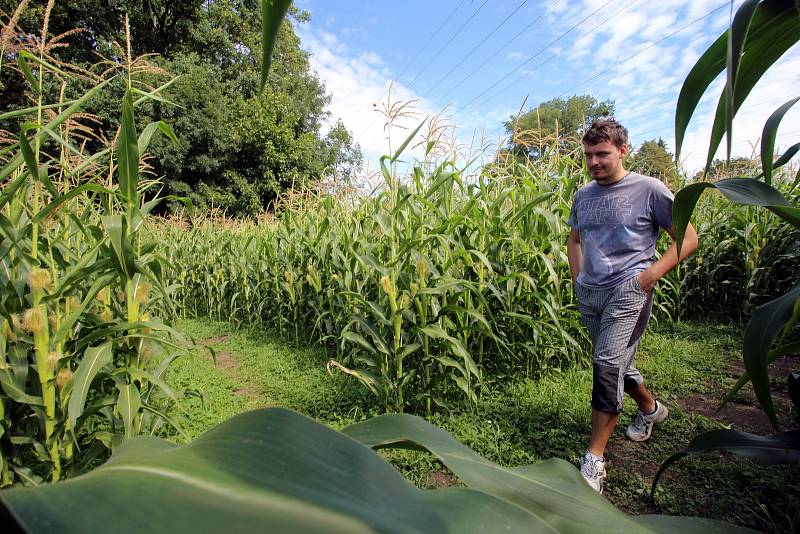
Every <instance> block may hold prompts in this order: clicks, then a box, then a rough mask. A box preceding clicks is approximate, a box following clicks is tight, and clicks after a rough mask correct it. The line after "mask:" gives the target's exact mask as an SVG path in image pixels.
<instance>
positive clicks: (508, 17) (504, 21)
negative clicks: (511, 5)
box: [422, 0, 528, 98]
mask: <svg viewBox="0 0 800 534" xmlns="http://www.w3.org/2000/svg"><path fill="white" fill-rule="evenodd" d="M527 3H528V0H524V1H523V2H522V3H521V4H520V5H518V6H517V7H516V9H514V11H512V12H511V13H509V15H508V16H507V17H506V18H505V19H503V22H501V23H500V24H498V25H497V26H495V27H494V29H493V30H492V31H490V32H489V33H488V34H487V35H486V37H484V38H483V39H482V40H481V42H479V43H478V44H476V45H475V46H474V47H472V50H470V51H469V52H467V54H466V55H465V56H464V57H463V58H461V61H459V62H458V63H456V64H455V65H453V67H451V68H450V70H449V71H447V72H446V73H445V74H444V76H442V77H441V78H439V81H438V82H436V83H435V84H434V85H433V87H431V88H430V89H428V91H427V92H426V93H425V94H424V95H422V98H426V97H427V96H428V95H429V94H431V92H433V90H434V89H436V88H437V87H439V84H440V83H442V82H443V81H444V80H446V79H447V77H448V76H450V74H452V73H453V71H454V70H456V69H457V68H458V67H460V66H461V65H462V64H463V63H464V62H465V61H466V60H467V59H468V58H469V57H470V56H471V55H472V53H473V52H475V50H477V49H478V48H479V47H480V46H481V45H482V44H483V43H485V42H486V41H487V40H488V39H489V37H491V36H492V35H494V34H495V33H496V32H497V30H499V29H500V28H501V27H503V25H505V23H506V22H508V21H509V19H511V17H513V16H514V15H515V14H516V13H517V11H519V10H520V9H522V7H523V6H524V5H525V4H527Z"/></svg>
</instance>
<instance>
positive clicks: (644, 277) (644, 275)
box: [636, 271, 658, 293]
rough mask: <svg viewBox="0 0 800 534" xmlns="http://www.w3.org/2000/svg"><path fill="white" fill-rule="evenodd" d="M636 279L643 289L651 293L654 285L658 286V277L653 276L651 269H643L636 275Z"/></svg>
mask: <svg viewBox="0 0 800 534" xmlns="http://www.w3.org/2000/svg"><path fill="white" fill-rule="evenodd" d="M636 280H637V281H638V282H639V287H641V288H642V291H644V292H645V293H650V292H651V291H652V290H653V288H654V287H656V282H658V278H656V277H655V276H653V274H652V273H650V271H642V272H640V273H639V274H637V275H636Z"/></svg>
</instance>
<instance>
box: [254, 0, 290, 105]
mask: <svg viewBox="0 0 800 534" xmlns="http://www.w3.org/2000/svg"><path fill="white" fill-rule="evenodd" d="M291 3H292V2H291V0H261V85H260V86H259V91H263V90H264V86H265V85H266V84H267V75H268V74H269V67H270V65H271V64H272V51H273V50H274V49H275V42H276V41H277V39H278V29H279V28H280V26H281V21H283V18H284V17H285V16H286V11H287V10H288V9H289V5H290V4H291Z"/></svg>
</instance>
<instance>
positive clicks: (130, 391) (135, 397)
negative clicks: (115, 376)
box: [116, 384, 142, 439]
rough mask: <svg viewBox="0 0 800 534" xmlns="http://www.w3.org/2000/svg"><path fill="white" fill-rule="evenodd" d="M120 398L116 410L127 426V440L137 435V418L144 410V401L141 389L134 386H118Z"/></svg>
mask: <svg viewBox="0 0 800 534" xmlns="http://www.w3.org/2000/svg"><path fill="white" fill-rule="evenodd" d="M117 389H118V390H119V397H118V398H117V406H116V410H117V412H119V415H120V417H122V423H123V424H124V425H125V439H130V438H132V437H133V436H135V435H136V434H138V430H137V428H136V417H137V416H138V415H139V410H141V409H142V399H141V397H140V396H139V388H137V387H136V386H135V385H133V384H118V385H117Z"/></svg>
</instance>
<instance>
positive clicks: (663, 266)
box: [570, 224, 697, 291]
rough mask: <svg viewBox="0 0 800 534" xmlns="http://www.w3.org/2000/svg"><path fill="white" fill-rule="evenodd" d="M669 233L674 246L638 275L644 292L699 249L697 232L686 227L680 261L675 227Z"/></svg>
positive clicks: (690, 226) (670, 228) (690, 227)
mask: <svg viewBox="0 0 800 534" xmlns="http://www.w3.org/2000/svg"><path fill="white" fill-rule="evenodd" d="M667 233H668V234H669V236H670V237H671V238H672V245H671V246H670V247H669V248H668V249H667V251H666V252H665V253H664V255H663V256H661V257H660V258H659V259H658V261H656V262H655V263H654V264H653V265H651V266H650V268H649V269H647V270H644V271H642V272H640V273H639V275H638V276H639V286H640V287H641V288H642V289H643V290H644V291H650V290H652V289H653V287H655V285H656V282H658V281H659V280H660V279H661V277H662V276H664V275H665V274H667V273H668V272H670V271H671V270H672V269H674V268H675V266H676V265H678V263H680V262H681V261H683V260H685V259H686V258H688V257H689V256H690V255H691V254H692V252H694V251H695V249H696V248H697V232H695V231H694V228H693V227H692V225H691V224H689V226H687V227H686V233H685V235H684V236H683V244H682V245H681V257H680V260H679V259H678V244H677V242H676V241H675V226H674V225H673V226H671V227H669V228H668V229H667ZM571 263H572V262H571V261H570V264H571Z"/></svg>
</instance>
